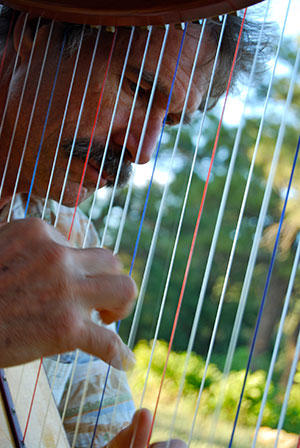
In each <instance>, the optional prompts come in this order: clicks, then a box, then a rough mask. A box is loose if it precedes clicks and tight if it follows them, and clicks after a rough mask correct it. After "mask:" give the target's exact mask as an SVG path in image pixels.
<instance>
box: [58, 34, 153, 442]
mask: <svg viewBox="0 0 300 448" xmlns="http://www.w3.org/2000/svg"><path fill="white" fill-rule="evenodd" d="M133 33H134V27H133V28H132V30H131V35H130V40H129V44H128V48H127V53H126V57H125V61H124V64H123V70H122V76H121V79H120V83H119V89H118V93H117V97H116V102H115V107H114V111H113V115H112V119H111V124H110V131H109V135H108V136H107V139H106V151H107V148H108V143H109V138H110V133H111V129H112V126H113V123H114V118H115V113H116V109H117V104H118V101H119V96H120V93H121V88H122V83H123V78H124V75H125V70H126V65H127V60H128V57H129V52H130V47H131V43H132V38H133ZM149 34H151V33H148V39H147V43H146V46H145V50H144V53H145V55H146V53H147V51H148V43H149V39H150V35H149ZM144 57H145V56H144ZM139 83H140V81H139V82H138V84H137V87H139ZM137 90H138V89H137ZM105 156H106V153H105V154H103V159H102V167H103V165H104V162H105V160H104V159H105ZM101 174H102V168H100V172H99V176H98V185H99V182H100V179H101ZM96 190H97V188H96ZM90 218H91V212H90ZM88 230H89V224H88V226H87V229H86V235H85V240H84V243H83V247H84V246H85V241H86V236H87V232H88ZM91 362H92V356H91V357H90V360H89V364H88V368H87V376H86V380H85V384H84V393H83V395H82V399H81V403H80V410H79V416H78V421H77V425H76V428H77V429H76V428H75V430H76V434H75V435H74V437H75V438H76V436H77V432H78V426H79V422H80V418H81V414H82V409H83V405H84V400H85V392H86V389H87V385H88V378H89V371H90V367H91ZM76 365H77V358H76V359H75V361H74V366H73V370H72V377H71V379H70V384H69V388H68V395H67V398H66V402H65V407H64V413H65V411H66V409H67V404H68V401H69V396H70V391H71V386H72V383H73V378H74V374H75V369H76ZM63 415H64V414H63ZM75 438H74V439H73V445H74V443H75Z"/></svg>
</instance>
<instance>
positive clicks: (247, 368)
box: [229, 137, 300, 448]
mask: <svg viewBox="0 0 300 448" xmlns="http://www.w3.org/2000/svg"><path fill="white" fill-rule="evenodd" d="M299 148H300V137H299V140H298V144H297V149H296V153H295V156H294V161H293V165H292V171H291V175H290V179H289V184H288V188H287V192H286V196H285V200H284V205H283V209H282V213H281V216H280V221H279V226H278V231H277V235H276V240H275V244H274V249H273V253H272V258H271V262H270V267H269V271H268V275H267V279H266V283H265V287H264V292H263V297H262V301H261V305H260V308H259V312H258V317H257V322H256V325H255V330H254V335H253V339H252V343H251V348H250V354H249V358H248V362H247V367H246V372H245V378H244V381H243V386H242V390H241V395H240V399H239V403H238V408H237V412H236V416H235V419H234V424H233V429H232V434H231V438H230V442H229V448H231V447H232V443H233V438H234V434H235V430H236V426H237V420H238V417H239V413H240V409H241V404H242V400H243V396H244V391H245V386H246V381H247V377H248V373H249V369H250V364H251V360H252V357H253V352H254V347H255V343H256V339H257V333H258V328H259V325H260V322H261V317H262V313H263V309H264V304H265V301H266V296H267V292H268V288H269V284H270V280H271V275H272V271H273V267H274V262H275V257H276V253H277V249H278V244H279V237H280V231H281V227H282V223H283V220H284V215H285V210H286V206H287V201H288V198H289V193H290V189H291V185H292V181H293V176H294V172H295V168H296V163H297V159H298V153H299ZM296 352H297V350H296ZM291 373H292V371H291ZM294 373H295V372H294ZM292 378H293V377H292ZM287 390H288V388H287ZM287 390H286V392H287Z"/></svg>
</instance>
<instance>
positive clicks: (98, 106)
mask: <svg viewBox="0 0 300 448" xmlns="http://www.w3.org/2000/svg"><path fill="white" fill-rule="evenodd" d="M116 38H117V29H116V31H115V32H114V37H113V41H112V45H111V48H110V53H109V57H108V61H107V65H106V69H105V74H104V79H103V82H102V86H101V90H100V94H99V99H98V105H97V110H96V113H95V117H94V122H93V129H92V134H91V137H90V141H89V146H88V151H87V155H86V158H85V163H84V167H83V171H82V176H81V180H80V185H79V188H78V193H77V199H76V204H75V208H74V212H73V216H72V222H71V225H70V229H69V234H68V241H69V240H70V238H71V234H72V229H73V225H74V220H75V215H76V211H77V208H78V204H79V198H80V193H81V189H82V185H83V181H84V176H85V172H86V167H87V163H88V159H89V154H90V150H91V146H92V143H93V138H94V133H95V130H96V125H97V120H98V116H99V112H100V107H101V103H102V98H103V92H104V88H105V84H106V81H107V77H108V73H109V68H110V63H111V59H112V55H113V50H114V46H115V42H116ZM42 362H43V358H41V360H40V363H39V368H38V372H37V377H36V380H35V384H34V390H33V394H32V399H31V403H30V407H29V411H28V416H27V420H26V424H25V429H24V436H23V442H24V441H25V437H26V433H27V430H28V426H29V422H30V416H31V412H32V407H33V403H34V399H35V395H36V390H37V385H38V381H39V377H40V372H41V366H42Z"/></svg>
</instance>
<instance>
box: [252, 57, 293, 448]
mask: <svg viewBox="0 0 300 448" xmlns="http://www.w3.org/2000/svg"><path fill="white" fill-rule="evenodd" d="M299 64H300V48H299V49H298V53H297V57H296V61H295V66H294V69H293V73H292V78H291V86H290V89H289V90H290V92H289V93H288V97H287V101H286V103H287V105H288V106H290V103H291V96H292V93H293V89H294V84H295V82H296V75H297V73H298V69H299ZM286 113H287V110H285V111H284V113H283V115H286ZM299 256H300V241H299V243H298V247H297V251H296V255H295V259H294V264H293V268H292V272H291V276H290V280H289V285H288V289H287V294H286V298H285V301H284V306H283V309H282V314H281V318H280V323H279V328H278V331H277V335H276V340H275V344H274V349H273V353H272V358H271V362H270V367H269V370H268V376H267V380H266V386H265V390H264V394H263V398H262V403H261V407H260V412H259V415H258V419H257V424H256V430H255V435H254V440H253V444H252V448H254V446H255V441H256V438H257V435H258V431H259V428H260V425H261V421H262V416H263V411H264V407H265V404H266V400H267V396H268V391H269V388H270V383H271V379H272V375H273V372H274V367H275V362H276V359H277V356H278V351H279V344H280V340H281V337H282V334H283V326H284V322H285V318H286V315H287V311H288V307H289V302H290V296H291V294H292V288H293V284H294V280H295V276H296V272H297V267H298V263H299Z"/></svg>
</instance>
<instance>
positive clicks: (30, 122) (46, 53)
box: [7, 21, 54, 222]
mask: <svg viewBox="0 0 300 448" xmlns="http://www.w3.org/2000/svg"><path fill="white" fill-rule="evenodd" d="M53 26H54V21H52V22H51V26H50V30H49V36H48V40H47V44H46V49H45V53H44V57H43V62H42V66H41V70H40V76H39V79H38V84H37V88H36V92H35V96H34V101H33V105H32V109H31V114H30V118H29V123H28V126H27V131H26V136H25V142H24V145H23V151H22V155H21V159H20V163H19V168H18V172H17V177H16V182H15V187H14V191H13V195H12V198H11V202H10V208H9V212H8V218H7V222H9V221H10V218H11V214H12V211H13V206H14V202H15V197H16V194H17V188H18V185H19V180H20V175H21V170H22V166H23V161H24V157H25V152H26V148H27V142H28V138H29V134H30V131H31V125H32V120H33V117H34V113H35V107H36V103H37V100H38V97H39V91H40V86H41V82H42V77H43V74H44V69H45V64H46V60H47V56H48V50H49V46H50V41H51V37H52V32H53Z"/></svg>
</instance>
